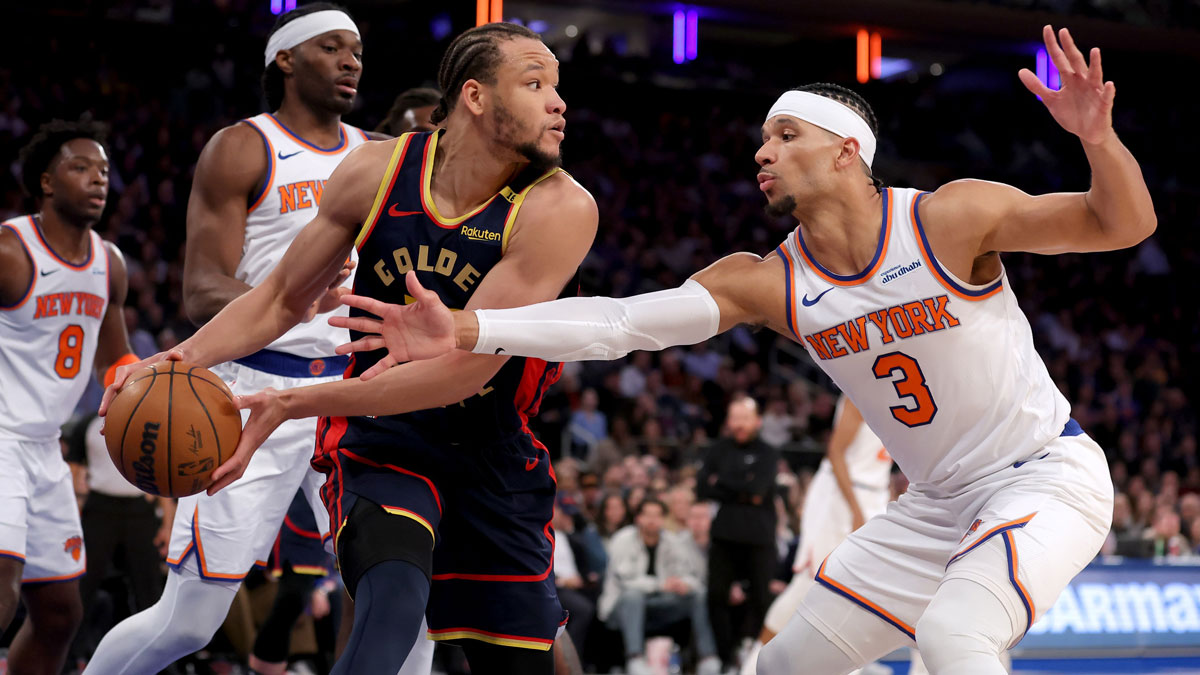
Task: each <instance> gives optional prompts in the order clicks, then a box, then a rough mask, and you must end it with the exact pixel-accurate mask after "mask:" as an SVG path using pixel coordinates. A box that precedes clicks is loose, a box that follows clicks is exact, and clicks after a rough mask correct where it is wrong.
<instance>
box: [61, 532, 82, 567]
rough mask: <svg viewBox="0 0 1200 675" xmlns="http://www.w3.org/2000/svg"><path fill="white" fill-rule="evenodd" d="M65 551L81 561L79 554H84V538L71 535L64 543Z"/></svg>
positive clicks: (77, 560)
mask: <svg viewBox="0 0 1200 675" xmlns="http://www.w3.org/2000/svg"><path fill="white" fill-rule="evenodd" d="M63 552H64V553H70V554H71V559H72V560H74V561H75V562H79V556H81V555H83V538H82V537H71V538H70V539H67V541H66V542H64V543H63Z"/></svg>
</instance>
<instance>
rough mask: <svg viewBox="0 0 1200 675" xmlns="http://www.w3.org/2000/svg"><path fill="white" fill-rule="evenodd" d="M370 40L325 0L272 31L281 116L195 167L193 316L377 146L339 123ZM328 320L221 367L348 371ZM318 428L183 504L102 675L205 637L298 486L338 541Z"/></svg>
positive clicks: (238, 283) (203, 317) (237, 374)
mask: <svg viewBox="0 0 1200 675" xmlns="http://www.w3.org/2000/svg"><path fill="white" fill-rule="evenodd" d="M362 49H363V45H362V41H361V39H360V37H359V31H358V27H357V25H356V24H355V23H354V21H353V19H352V18H351V17H350V16H349V15H348V14H347V13H346V12H345V11H343V10H342V9H341V8H339V7H338V6H336V5H331V4H328V3H312V4H308V5H305V6H304V7H302V8H300V9H297V10H293V11H291V12H288V13H287V14H284V15H282V16H281V17H280V18H279V20H278V21H277V23H276V25H275V27H274V28H273V29H272V31H271V33H270V35H269V36H268V39H267V44H266V49H265V50H264V55H263V57H264V70H263V78H262V85H263V91H264V93H265V94H266V99H267V104H268V106H269V109H270V110H272V111H273V112H271V113H264V114H260V115H256V116H254V117H252V118H249V119H246V120H242V121H240V122H238V123H236V124H233V125H231V126H229V127H226V128H225V129H222V130H221V131H219V132H217V133H216V134H215V135H214V136H213V138H212V139H211V140H210V141H209V142H208V144H207V145H206V146H205V148H204V150H203V152H202V153H201V155H200V158H199V160H198V162H197V165H196V174H195V178H194V181H193V184H192V193H191V197H190V198H189V201H188V217H187V229H188V237H187V239H188V246H187V257H186V259H185V261H184V279H183V302H184V308H185V310H186V311H187V313H188V315H189V316H190V317H191V319H192V320H193V321H195V322H197V323H203V322H205V321H207V320H209V319H210V318H211V317H212V316H213V315H214V314H216V313H217V312H218V311H219V310H220V309H221V308H222V307H224V306H225V305H226V304H228V303H229V302H230V301H232V300H233V299H234V298H236V297H238V296H240V295H242V294H244V293H246V292H247V291H248V290H250V288H251V287H253V286H254V285H256V284H258V283H260V282H261V281H262V280H263V279H265V278H266V277H267V275H268V274H269V273H270V271H271V269H272V268H273V267H274V266H275V265H276V263H278V261H279V260H280V258H282V257H283V252H284V251H285V250H286V249H287V246H288V244H289V243H290V242H291V240H292V239H293V238H294V237H295V236H296V234H297V233H298V232H299V231H300V230H301V229H302V228H303V227H304V225H305V224H307V222H308V221H309V220H310V219H311V218H312V214H314V213H316V210H317V208H318V205H319V204H320V203H321V197H322V186H323V184H324V181H325V180H326V179H328V178H329V176H330V174H331V173H332V172H333V170H334V167H336V166H337V165H338V164H339V163H340V162H341V161H342V160H343V159H345V158H346V157H347V156H349V154H350V152H351V151H352V149H353V148H355V147H357V146H360V145H362V144H363V143H365V142H366V140H367V135H366V133H365V132H363V131H362V130H360V129H356V128H354V127H351V126H349V125H346V124H344V123H343V122H342V121H341V116H342V115H344V114H346V113H348V112H350V110H351V109H352V107H353V105H354V101H355V98H356V95H357V89H358V82H359V78H360V76H361V74H362ZM343 260H346V258H345V257H343ZM348 274H349V271H348V270H345V269H344V270H342V271H340V272H339V274H338V275H337V276H336V277H334V278H333V279H331V280H330V282H329V283H327V285H326V286H327V289H328V291H329V292H327V293H325V294H324V297H325V300H326V301H325V303H324V304H322V303H321V302H320V301H319V300H316V299H314V302H313V303H311V305H310V307H309V308H307V310H306V313H307V315H308V317H309V318H311V317H312V316H313V315H317V314H320V313H324V312H328V311H329V310H330V309H333V308H335V307H336V301H332V300H333V298H334V295H333V291H335V290H336V289H337V287H338V286H340V285H341V284H342V282H343V281H344V280H345V279H346V276H347V275H348ZM330 301H332V302H330ZM324 324H325V317H322V316H318V317H317V318H316V319H315V320H312V321H309V322H307V323H303V324H302V325H300V326H297V327H295V328H294V329H293V330H291V331H289V332H288V333H287V334H286V335H284V336H283V337H282V338H281V339H280V340H277V341H275V342H274V343H273V344H271V345H269V346H268V345H263V346H264V347H267V348H266V349H263V350H260V351H258V352H256V353H253V354H243V355H241V356H244V357H246V358H242V359H239V360H238V361H237V362H236V363H221V364H219V365H217V366H216V368H214V370H215V371H216V373H217V374H218V375H219V376H220V377H222V378H223V379H224V380H225V381H226V382H228V383H229V384H230V385H231V388H232V390H233V391H234V393H235V394H236V393H239V392H244V391H257V390H258V389H261V388H262V387H264V386H272V387H276V388H280V389H284V388H287V387H293V386H297V385H299V384H308V383H311V382H316V381H323V380H333V379H340V377H341V373H342V371H344V370H345V367H346V364H347V362H348V360H347V359H345V358H344V357H338V356H336V355H335V354H334V353H333V349H334V346H336V344H337V337H338V336H339V335H344V334H345V332H344V331H341V330H339V329H335V328H330V327H329V326H327V325H324ZM315 437H316V423H315V421H314V420H309V421H303V420H300V421H296V423H294V424H290V425H283V426H281V427H280V428H279V429H277V430H275V433H273V434H272V436H271V438H270V439H269V440H268V441H267V443H266V444H265V445H264V452H262V453H259V454H258V455H256V457H255V464H254V465H252V466H251V467H250V469H249V475H248V476H247V478H248V480H243V481H241V482H239V484H238V486H237V488H236V489H234V490H228V491H225V492H222V493H221V494H219V495H213V496H208V495H193V496H190V497H185V498H183V499H181V500H180V502H179V507H178V510H177V512H176V518H175V523H174V529H173V531H172V534H171V543H170V550H169V553H168V556H167V563H168V565H169V566H170V568H171V569H170V572H169V574H168V577H167V584H166V587H165V588H164V590H163V594H162V597H161V598H160V599H159V601H158V602H157V603H156V604H155V605H154V606H152V607H150V608H148V609H147V610H145V611H143V612H139V613H138V614H136V615H134V616H131V617H129V618H128V619H127V620H125V621H123V622H121V623H120V624H119V625H117V626H116V627H114V628H113V629H112V630H111V631H109V633H108V634H107V635H106V636H105V637H104V639H103V640H102V641H101V643H100V645H99V646H98V648H97V649H96V653H95V654H94V655H93V657H92V660H91V662H90V663H89V670H90V671H91V672H96V673H99V674H100V675H119V674H121V673H130V674H135V673H146V672H157V671H159V670H161V669H163V668H165V667H166V666H167V665H169V664H170V663H171V662H173V661H175V660H176V659H178V658H180V657H182V656H185V655H187V654H189V653H191V652H194V651H196V650H198V649H200V648H202V647H203V646H204V645H205V644H207V643H208V641H209V640H210V639H211V638H212V636H213V634H214V633H215V632H216V631H217V629H218V628H219V627H220V626H221V624H222V622H223V621H224V620H225V616H226V614H227V613H228V610H229V606H230V604H231V603H232V601H233V597H234V594H235V593H236V592H237V589H238V587H239V586H240V584H241V581H242V579H243V578H244V577H245V575H246V573H247V572H249V570H250V568H251V567H252V566H253V565H255V564H256V563H263V564H265V561H266V559H267V552H268V551H269V550H270V548H271V545H272V543H273V542H274V541H275V538H276V535H277V533H278V532H279V527H280V524H281V523H282V522H283V520H284V515H285V513H286V511H287V509H288V507H289V504H291V502H292V499H293V496H294V495H295V494H296V491H297V488H301V489H302V491H303V493H304V494H305V496H306V498H307V499H308V500H309V501H310V502H311V503H312V506H311V509H312V510H313V511H316V512H318V513H316V514H315V522H316V523H318V524H319V525H320V528H319V529H320V530H322V531H323V532H322V534H325V535H326V538H327V537H328V533H327V530H328V523H329V517H328V514H327V513H326V512H325V510H324V507H323V506H322V504H321V502H320V498H319V496H318V495H317V490H318V489H319V487H320V484H321V483H322V477H321V476H320V474H318V473H316V472H315V471H313V470H312V469H311V468H310V467H309V462H310V461H311V460H312V454H313V448H314V439H315ZM421 647H422V648H423V651H422V652H421V654H420V655H419V656H418V660H421V661H423V663H424V665H423V666H422V665H417V664H414V666H413V668H414V669H415V670H413V671H411V675H419V674H420V673H421V671H422V670H423V671H425V672H428V663H429V662H430V661H431V659H432V645H428V644H427V643H422V644H421ZM271 653H272V654H276V653H277V652H271ZM282 661H283V659H280V660H279V661H271V662H266V661H256V663H255V665H256V666H257V667H258V668H259V669H260V670H261V671H262V672H263V673H264V675H276V674H277V673H282V672H283V671H284V669H285V666H286V663H283V662H282ZM398 667H399V666H397V668H398ZM395 672H396V669H392V670H391V671H390V673H395ZM389 675H390V674H389ZM405 675H410V674H409V672H407V671H406V673H405Z"/></svg>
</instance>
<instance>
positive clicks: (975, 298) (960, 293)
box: [909, 192, 1004, 302]
mask: <svg viewBox="0 0 1200 675" xmlns="http://www.w3.org/2000/svg"><path fill="white" fill-rule="evenodd" d="M926 194H929V193H927V192H921V193H918V194H917V195H916V196H914V197H913V200H912V206H911V207H910V209H909V212H910V217H909V220H911V221H912V226H913V233H914V234H916V235H917V248H919V249H921V257H922V258H924V259H925V265H926V266H927V267H928V268H929V271H931V272H933V277H934V278H935V279H937V281H938V283H939V284H941V285H942V288H945V289H946V290H948V291H950V292H951V293H953V294H954V295H956V296H957V297H959V298H962V299H963V300H968V301H970V302H979V301H980V300H987V299H988V298H990V297H992V296H993V295H995V294H997V293H999V292H1000V291H1001V290H1002V289H1003V288H1004V274H1003V273H1001V275H1000V278H999V279H996V280H995V281H993V282H991V283H990V284H985V287H984V288H981V289H978V290H975V289H970V288H965V287H963V286H960V285H959V283H958V282H956V281H955V280H954V279H953V278H951V277H950V273H949V272H947V271H946V270H944V269H942V266H941V264H940V263H938V261H937V258H936V257H935V256H934V255H933V247H932V246H931V245H930V244H929V240H928V239H926V238H925V227H924V226H923V225H921V216H920V215H919V214H918V213H917V204H919V203H920V202H921V198H922V197H924V196H925V195H926ZM988 286H990V288H989V287H988Z"/></svg>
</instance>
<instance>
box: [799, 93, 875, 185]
mask: <svg viewBox="0 0 1200 675" xmlns="http://www.w3.org/2000/svg"><path fill="white" fill-rule="evenodd" d="M792 91H802V92H806V93H809V94H816V95H817V96H824V97H825V98H827V99H830V100H833V101H837V102H838V103H841V104H842V105H844V106H846V107H847V108H850V109H851V110H853V111H854V112H856V113H858V116H859V117H861V118H863V121H864V122H866V123H867V127H869V128H870V129H871V133H872V134H874V135H875V137H876V138H878V137H879V120H877V119H876V118H875V111H874V110H872V109H871V104H870V103H867V100H866V99H865V98H863V97H862V96H860V95H858V93H857V92H854V91H851V90H849V89H847V88H845V87H842V86H839V85H836V84H832V83H830V82H817V83H814V84H806V85H804V86H803V87H795V88H794V89H792ZM866 171H867V176H868V177H869V178H870V179H871V184H872V185H874V186H875V190H876V191H880V190H883V181H882V180H880V179H879V178H877V177H876V176H875V175H874V174H872V173H871V169H870V167H867V170H866Z"/></svg>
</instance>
